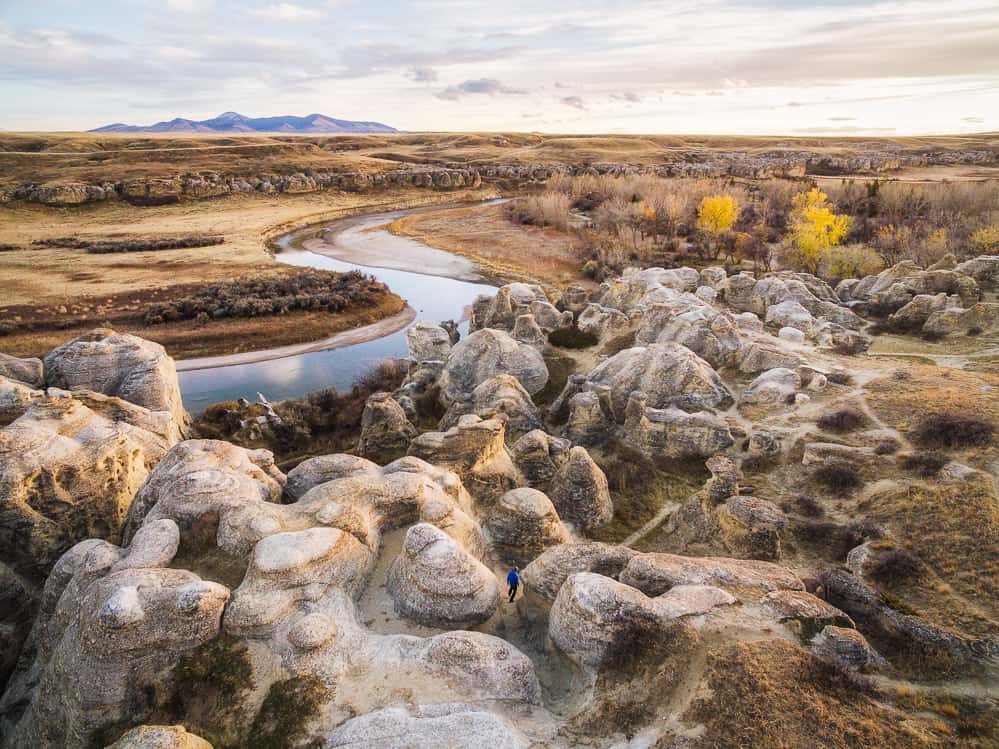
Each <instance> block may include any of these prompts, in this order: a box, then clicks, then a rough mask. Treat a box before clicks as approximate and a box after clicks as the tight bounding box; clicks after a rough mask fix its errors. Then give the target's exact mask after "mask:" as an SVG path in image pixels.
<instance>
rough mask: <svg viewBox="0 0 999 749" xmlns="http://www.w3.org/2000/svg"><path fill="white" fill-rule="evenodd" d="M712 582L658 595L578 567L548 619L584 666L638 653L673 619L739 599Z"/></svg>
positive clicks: (557, 638)
mask: <svg viewBox="0 0 999 749" xmlns="http://www.w3.org/2000/svg"><path fill="white" fill-rule="evenodd" d="M734 602H735V599H734V598H733V597H732V596H731V595H729V594H728V593H726V592H725V591H723V590H720V589H718V588H714V587H710V586H677V587H676V588H673V589H672V590H670V591H668V592H667V593H665V594H664V595H663V596H660V597H658V598H649V597H648V596H646V595H645V594H644V593H642V592H641V591H639V590H636V589H635V588H632V587H630V586H628V585H624V584H622V583H620V582H618V581H616V580H613V579H611V578H609V577H605V576H603V575H598V574H594V573H592V572H578V573H576V574H574V575H572V576H570V577H569V578H568V579H566V581H565V582H564V583H563V584H562V587H561V588H560V589H559V592H558V595H557V596H556V597H555V602H554V603H553V604H552V610H551V613H550V615H549V619H548V634H549V636H550V637H551V639H552V642H553V643H555V645H556V646H557V647H558V648H559V649H560V650H561V651H562V652H563V653H565V654H566V655H568V656H569V657H570V658H571V659H573V660H574V661H576V662H578V663H579V664H580V665H582V666H583V667H585V668H588V669H597V668H599V667H600V666H601V665H602V664H603V663H604V662H605V661H606V660H608V659H609V658H614V657H620V656H621V655H623V654H624V653H634V651H635V649H640V648H641V647H643V644H644V643H647V642H650V641H654V640H657V639H661V638H662V637H663V636H664V635H665V633H666V631H667V629H668V628H669V627H670V625H671V624H673V623H674V622H676V620H678V619H681V618H683V617H686V616H694V615H699V614H704V613H707V612H708V611H710V610H711V609H712V608H714V607H715V606H719V605H727V604H731V603H734Z"/></svg>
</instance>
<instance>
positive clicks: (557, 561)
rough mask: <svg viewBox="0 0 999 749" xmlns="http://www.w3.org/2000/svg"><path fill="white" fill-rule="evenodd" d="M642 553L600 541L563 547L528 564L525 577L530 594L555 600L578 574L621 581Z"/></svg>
mask: <svg viewBox="0 0 999 749" xmlns="http://www.w3.org/2000/svg"><path fill="white" fill-rule="evenodd" d="M639 553H640V552H637V551H635V550H634V549H630V548H628V547H627V546H619V545H618V544H605V543H600V542H598V541H585V542H583V543H574V544H560V545H558V546H553V547H552V548H550V549H548V550H547V551H546V552H545V553H544V554H542V555H541V556H539V557H538V558H537V559H535V560H534V561H533V562H531V563H530V564H529V565H527V567H526V568H525V569H524V571H523V572H522V573H521V577H523V579H524V583H525V585H526V588H527V591H528V593H531V594H535V595H538V596H540V597H541V598H542V599H543V600H546V601H554V600H555V596H556V595H557V594H558V591H559V589H560V588H561V587H562V584H563V583H564V582H565V581H566V580H567V579H568V578H569V577H571V576H572V575H574V574H576V573H577V572H595V573H597V574H599V575H603V576H605V577H611V578H614V579H617V577H618V576H619V575H620V574H621V572H622V571H623V570H624V568H625V567H627V566H628V562H630V561H631V559H632V558H633V557H635V556H637V555H638V554H639Z"/></svg>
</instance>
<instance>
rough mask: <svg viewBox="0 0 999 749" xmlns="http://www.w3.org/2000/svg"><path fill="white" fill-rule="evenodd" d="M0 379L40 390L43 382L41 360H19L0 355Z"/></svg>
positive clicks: (14, 357)
mask: <svg viewBox="0 0 999 749" xmlns="http://www.w3.org/2000/svg"><path fill="white" fill-rule="evenodd" d="M0 377H6V378H7V379H10V380H17V381H18V382H20V383H23V384H24V385H28V386H29V387H33V388H40V387H41V386H42V384H43V383H44V382H45V379H44V376H43V372H42V360H41V359H19V358H17V357H16V356H10V355H8V354H3V353H0Z"/></svg>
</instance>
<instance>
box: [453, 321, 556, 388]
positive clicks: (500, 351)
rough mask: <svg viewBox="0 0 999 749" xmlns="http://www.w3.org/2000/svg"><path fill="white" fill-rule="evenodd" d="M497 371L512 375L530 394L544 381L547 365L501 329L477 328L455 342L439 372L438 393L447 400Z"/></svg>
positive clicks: (537, 355)
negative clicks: (439, 391)
mask: <svg viewBox="0 0 999 749" xmlns="http://www.w3.org/2000/svg"><path fill="white" fill-rule="evenodd" d="M498 374H509V375H513V376H514V377H515V378H517V380H519V381H520V384H521V385H522V386H523V387H524V389H525V390H526V391H527V392H528V393H529V394H531V395H534V394H536V393H538V392H540V391H541V390H542V389H543V388H544V386H545V385H546V384H547V383H548V367H547V366H546V365H545V360H544V359H543V358H542V356H541V354H540V353H538V351H537V350H535V349H534V348H532V347H531V346H528V345H526V344H523V343H519V342H518V341H516V340H514V339H513V338H511V337H510V335H509V334H507V333H504V332H503V331H501V330H493V329H490V328H487V329H484V330H478V331H476V332H475V333H472V334H471V335H469V336H468V337H467V338H465V339H464V340H462V341H460V342H458V343H457V344H456V345H455V346H454V348H452V349H451V353H450V354H449V355H448V358H447V362H446V363H445V366H444V371H443V372H442V374H441V379H440V386H441V397H442V398H443V400H444V401H445V403H447V404H450V403H452V402H453V401H455V400H459V399H461V398H462V397H463V396H465V395H468V394H470V393H472V391H474V390H475V388H476V387H478V386H479V385H481V384H482V383H483V382H485V381H486V380H487V379H489V378H490V377H492V376H494V375H498Z"/></svg>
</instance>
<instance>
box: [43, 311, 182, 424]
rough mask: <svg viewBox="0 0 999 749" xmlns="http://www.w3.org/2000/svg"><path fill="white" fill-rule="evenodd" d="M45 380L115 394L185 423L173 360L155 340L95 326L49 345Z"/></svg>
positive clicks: (50, 383) (70, 386) (69, 387)
mask: <svg viewBox="0 0 999 749" xmlns="http://www.w3.org/2000/svg"><path fill="white" fill-rule="evenodd" d="M45 382H46V384H47V385H49V386H51V387H57V388H63V389H66V390H93V391H94V392H97V393H103V394H104V395H113V396H115V397H118V398H121V399H122V400H126V401H129V402H130V403H134V404H136V405H138V406H142V407H143V408H148V409H149V410H150V411H166V412H168V413H169V414H170V415H171V416H172V417H173V419H174V420H175V421H176V422H177V423H178V424H180V425H184V424H186V423H187V412H186V411H184V404H183V402H182V401H181V397H180V383H179V381H178V379H177V369H176V367H175V366H174V363H173V359H171V358H170V357H169V356H167V353H166V350H165V349H164V348H163V347H162V346H161V345H159V344H158V343H153V342H152V341H146V340H144V339H142V338H139V337H137V336H134V335H129V334H127V333H115V332H114V331H113V330H108V329H106V328H98V329H96V330H93V331H91V332H90V333H87V334H85V335H82V336H79V337H77V338H74V339H73V340H72V341H70V342H69V343H64V344H63V345H62V346H59V347H57V348H54V349H52V351H50V352H49V353H48V355H47V356H46V357H45Z"/></svg>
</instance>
